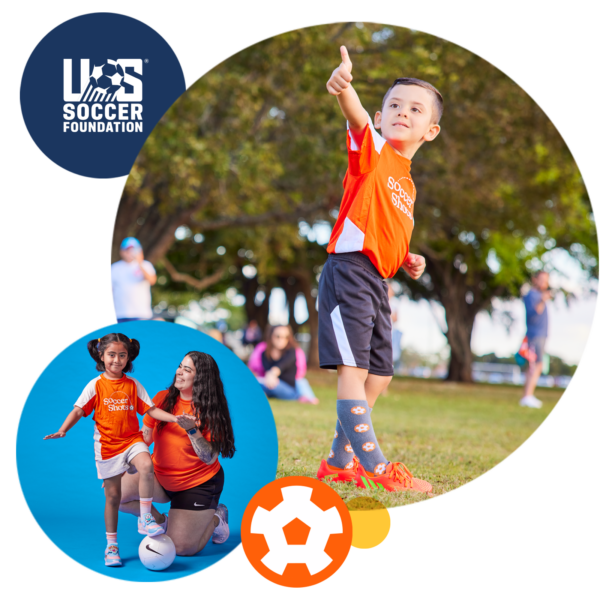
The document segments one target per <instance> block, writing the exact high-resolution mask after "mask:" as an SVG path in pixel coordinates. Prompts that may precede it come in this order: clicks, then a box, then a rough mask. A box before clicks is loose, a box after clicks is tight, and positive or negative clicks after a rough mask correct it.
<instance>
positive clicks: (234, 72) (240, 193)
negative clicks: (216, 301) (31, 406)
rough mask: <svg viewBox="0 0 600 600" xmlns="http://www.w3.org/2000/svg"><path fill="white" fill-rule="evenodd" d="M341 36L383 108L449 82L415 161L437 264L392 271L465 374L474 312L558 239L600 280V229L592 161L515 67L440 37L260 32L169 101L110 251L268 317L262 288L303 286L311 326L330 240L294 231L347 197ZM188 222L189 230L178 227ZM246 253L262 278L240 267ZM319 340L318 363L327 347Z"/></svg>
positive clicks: (517, 281)
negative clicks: (135, 245)
mask: <svg viewBox="0 0 600 600" xmlns="http://www.w3.org/2000/svg"><path fill="white" fill-rule="evenodd" d="M341 44H345V45H346V46H347V47H348V50H349V52H350V57H351V59H352V60H353V65H354V66H353V76H354V81H353V85H354V86H355V88H356V90H357V92H358V94H359V96H360V97H361V100H362V102H363V105H364V106H365V108H366V109H367V110H368V112H369V113H370V114H371V115H373V114H374V113H375V111H377V110H378V109H379V108H380V106H381V101H382V98H383V95H384V94H385V92H386V90H387V88H388V87H389V85H390V84H391V82H392V81H393V80H394V79H395V78H397V77H400V76H412V77H418V78H421V79H425V80H427V81H429V82H431V83H432V84H433V85H435V86H436V87H437V88H438V89H439V90H440V91H441V93H442V94H443V96H444V99H445V113H444V116H443V118H442V121H441V125H442V131H441V134H440V136H439V137H438V138H437V139H436V140H435V141H434V142H433V143H431V144H426V145H425V146H423V147H422V148H421V149H420V150H419V152H418V153H417V155H416V156H415V158H414V159H413V169H412V171H413V177H414V179H415V183H416V186H417V203H416V205H415V224H416V225H415V232H414V234H413V239H412V243H411V250H412V251H413V252H418V253H420V254H423V255H425V257H426V259H427V263H428V268H427V273H426V275H425V276H424V277H423V278H422V279H421V280H420V281H419V282H412V281H410V280H408V278H406V277H404V276H403V275H402V274H398V276H397V277H398V279H399V280H401V281H402V283H403V284H404V287H405V289H406V291H407V293H409V294H411V295H412V297H413V298H415V299H417V298H422V297H423V298H427V299H428V300H431V301H438V302H440V303H441V304H442V305H443V306H444V308H445V310H446V322H447V330H446V332H445V333H446V335H447V337H448V341H449V344H450V347H451V360H450V374H449V377H450V378H451V379H457V380H469V379H470V365H471V360H472V359H471V352H470V339H471V332H472V328H473V322H474V319H475V315H476V314H477V313H478V312H479V311H481V310H486V309H489V308H490V306H491V300H492V298H494V297H501V298H508V297H512V296H516V295H518V291H519V287H520V285H521V284H522V283H523V281H524V280H525V279H526V278H527V277H528V276H529V274H530V273H531V271H533V270H535V269H537V268H539V267H540V266H541V265H542V264H543V263H544V260H545V259H546V258H547V254H546V253H547V252H548V251H549V250H551V249H553V248H564V249H565V250H566V251H568V252H569V253H570V254H571V255H572V256H573V257H574V258H576V259H577V260H578V261H579V262H580V264H581V265H582V268H584V269H585V270H586V271H587V272H588V273H589V274H590V276H593V277H596V276H597V262H596V256H597V239H596V230H595V225H594V221H593V215H592V211H591V206H590V203H589V199H588V197H587V194H586V190H585V187H584V185H583V182H582V179H581V176H580V174H579V172H578V170H577V166H576V164H575V162H574V161H573V158H572V156H571V155H570V153H569V150H568V148H567V147H566V145H565V143H564V141H563V140H562V138H561V136H560V134H559V133H558V132H557V131H556V129H555V128H554V126H553V125H552V123H551V122H550V121H549V120H548V118H547V117H546V116H545V115H544V113H543V112H542V111H541V110H540V108H539V107H538V106H537V105H536V104H535V102H534V101H533V100H532V99H531V98H530V97H529V96H528V95H527V94H526V93H525V92H524V91H523V90H522V89H521V88H520V87H519V86H517V85H516V84H515V83H514V82H513V81H511V80H510V78H508V77H507V76H506V75H504V74H503V73H501V72H500V71H498V70H497V69H496V68H494V67H493V66H492V65H490V64H489V63H487V62H486V61H485V60H483V59H481V58H480V57H478V56H476V55H474V54H472V53H471V52H469V51H467V50H465V49H463V48H460V47H459V46H456V45H454V44H451V43H450V42H447V41H444V40H441V39H439V38H436V37H433V36H430V35H427V34H424V33H420V32H415V31H410V30H407V29H402V28H398V27H388V26H381V25H376V24H369V23H365V24H354V23H342V24H333V25H325V26H319V27H311V28H307V29H301V30H297V31H292V32H289V33H286V34H282V35H280V36H277V37H275V38H271V39H268V40H265V41H263V42H261V43H259V44H256V45H254V46H252V47H250V48H248V49H246V50H244V51H242V52H240V53H238V54H236V55H235V56H232V57H231V58H229V59H228V60H227V61H225V62H224V63H222V64H220V65H219V66H217V67H215V68H214V69H213V70H212V71H210V72H209V73H207V74H206V75H205V76H203V77H202V78H201V79H200V80H198V81H197V82H196V83H195V84H194V85H192V86H191V87H190V88H189V89H188V91H187V92H186V93H184V94H183V95H182V96H181V98H179V100H178V101H177V102H175V104H174V105H173V106H172V107H171V108H170V109H169V111H167V113H166V114H165V115H164V117H163V118H162V119H161V121H160V122H159V124H158V125H157V126H156V128H155V129H154V131H153V132H152V134H151V135H150V136H149V138H148V140H147V142H146V144H145V145H144V147H143V149H142V151H141V153H140V155H139V156H138V159H137V161H136V163H135V165H134V167H133V169H132V172H131V174H130V176H129V179H128V181H127V184H126V186H125V190H124V193H123V198H122V201H121V205H120V209H119V214H118V218H117V223H116V226H115V238H114V247H113V255H114V258H116V255H117V253H118V243H119V242H120V240H121V239H122V238H123V237H125V236H126V235H135V236H137V237H138V238H139V239H140V241H141V242H142V244H143V246H144V248H145V251H146V256H147V258H148V259H150V260H151V261H153V262H156V263H157V264H158V266H159V268H160V271H161V273H162V274H163V277H165V278H166V281H167V282H166V284H164V288H165V289H166V290H170V291H171V292H172V293H174V294H175V293H179V294H182V293H189V292H190V291H191V290H193V291H194V293H199V294H202V293H208V292H214V291H222V290H223V289H225V288H226V287H229V286H232V285H233V286H235V287H237V288H238V289H239V290H240V291H241V292H242V293H244V294H245V296H246V300H247V312H248V315H251V314H253V315H254V316H258V317H259V320H262V321H264V320H265V319H266V314H265V309H266V306H267V305H268V302H267V304H266V305H265V306H263V308H262V309H261V307H260V306H258V305H256V303H255V296H256V292H257V290H258V291H263V293H264V295H265V297H266V298H267V299H268V294H269V292H270V289H272V287H274V286H276V285H279V286H283V287H284V289H285V290H286V293H287V294H288V300H289V301H290V302H292V304H290V306H293V299H294V298H295V297H296V296H297V294H299V293H303V294H304V295H305V296H307V302H308V304H309V313H310V315H311V317H310V325H311V326H310V329H311V333H312V334H313V339H314V340H315V341H316V315H315V306H314V290H315V289H316V285H317V274H318V272H319V266H320V265H322V263H323V262H324V260H325V258H326V254H325V251H324V249H323V248H322V247H319V246H318V245H316V244H314V243H310V242H308V241H307V240H306V238H303V237H301V236H299V235H298V222H299V221H306V222H307V223H309V224H311V225H312V224H314V223H316V222H318V221H329V222H331V223H332V222H333V221H334V220H335V216H336V214H337V213H336V208H337V206H338V205H339V201H340V199H341V196H342V186H341V183H342V179H343V176H344V173H345V169H346V165H347V159H346V151H345V131H344V123H343V118H342V117H341V115H340V113H339V109H338V107H337V102H336V101H335V99H334V98H332V97H331V96H330V95H329V94H327V92H326V91H325V83H326V81H327V79H328V77H329V75H330V73H331V71H332V69H333V68H335V66H337V64H338V63H339V60H340V58H339V46H340V45H341ZM181 226H186V227H187V228H188V229H187V230H186V236H185V237H184V238H183V239H181V240H177V239H176V238H175V237H174V233H175V231H176V230H177V228H178V227H181ZM218 249H219V250H218ZM223 249H225V252H224V253H223ZM217 250H218V251H217ZM219 252H221V253H219ZM163 259H166V260H164V261H163ZM248 264H253V265H254V266H255V267H256V269H257V272H258V275H257V276H256V277H255V278H250V279H248V278H247V277H245V276H244V275H243V274H242V273H243V271H242V269H243V268H244V266H247V265H248ZM178 274H179V275H180V277H179V280H178ZM181 275H185V276H187V280H186V278H185V277H183V278H182V277H181ZM190 278H191V279H193V280H194V281H195V282H196V283H195V284H194V283H192V284H190V281H191V279H190ZM202 282H204V283H202ZM207 282H209V283H210V286H207V287H202V286H203V285H205V284H206V283H207ZM310 298H312V299H313V300H312V301H311V300H310ZM263 303H264V302H263ZM261 306H262V305H261ZM290 312H291V313H292V312H293V311H290ZM293 325H294V326H296V324H295V323H293ZM311 354H312V357H311V359H312V361H311V362H312V363H313V364H314V362H315V360H316V346H313V348H312V352H311Z"/></svg>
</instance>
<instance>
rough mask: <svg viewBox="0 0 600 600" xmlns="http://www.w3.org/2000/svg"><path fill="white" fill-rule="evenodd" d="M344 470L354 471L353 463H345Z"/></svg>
mask: <svg viewBox="0 0 600 600" xmlns="http://www.w3.org/2000/svg"><path fill="white" fill-rule="evenodd" d="M344 469H347V470H348V471H350V470H351V469H354V463H353V462H352V461H350V462H349V463H346V466H345V467H344Z"/></svg>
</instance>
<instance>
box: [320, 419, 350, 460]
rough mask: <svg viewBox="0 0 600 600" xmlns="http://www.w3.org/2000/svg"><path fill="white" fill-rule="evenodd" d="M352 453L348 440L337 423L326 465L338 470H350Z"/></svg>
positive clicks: (337, 422)
mask: <svg viewBox="0 0 600 600" xmlns="http://www.w3.org/2000/svg"><path fill="white" fill-rule="evenodd" d="M353 458H354V451H353V450H352V445H351V444H350V440H349V439H348V438H347V437H346V434H345V433H344V430H343V429H342V426H341V425H340V422H339V421H336V423H335V434H334V436H333V442H332V444H331V451H330V452H329V457H328V458H327V464H328V465H330V466H332V467H337V468H338V469H351V468H352V467H353V466H354V465H353V463H352V459H353Z"/></svg>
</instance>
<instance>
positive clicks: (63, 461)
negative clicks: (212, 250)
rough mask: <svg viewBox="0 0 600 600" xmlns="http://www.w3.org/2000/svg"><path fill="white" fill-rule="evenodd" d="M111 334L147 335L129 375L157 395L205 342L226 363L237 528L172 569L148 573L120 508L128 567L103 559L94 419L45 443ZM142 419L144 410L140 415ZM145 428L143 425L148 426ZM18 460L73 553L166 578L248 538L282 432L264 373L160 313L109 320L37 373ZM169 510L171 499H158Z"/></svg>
mask: <svg viewBox="0 0 600 600" xmlns="http://www.w3.org/2000/svg"><path fill="white" fill-rule="evenodd" d="M110 332H118V333H124V334H125V335H127V336H129V337H131V338H135V339H137V340H138V341H139V342H140V346H141V350H140V355H139V356H138V358H137V359H136V360H135V362H134V372H133V373H132V374H131V376H132V377H135V378H136V379H138V380H139V381H140V383H141V384H142V385H143V386H144V387H145V388H146V390H147V391H148V393H149V394H150V397H154V395H155V394H156V393H158V392H159V391H160V390H164V389H166V388H167V387H168V386H169V385H170V384H171V382H172V381H173V376H174V375H175V370H176V368H177V366H178V365H179V363H180V362H181V360H182V359H183V357H184V355H185V354H186V353H187V352H189V351H191V350H199V351H201V352H207V353H208V354H210V355H212V356H213V357H214V359H215V360H216V362H217V364H218V365H219V369H220V371H221V379H222V380H223V384H224V387H225V394H226V396H227V401H228V403H229V408H230V411H231V418H232V422H233V430H234V435H235V446H236V449H237V452H236V454H235V456H234V457H233V458H232V459H223V458H220V459H219V460H220V461H221V464H222V465H223V470H224V471H225V487H224V490H223V494H222V495H221V502H223V503H224V504H226V505H227V507H228V508H229V527H230V531H231V535H230V537H229V540H228V541H227V542H226V543H225V544H223V545H217V544H213V543H212V542H209V543H208V544H207V546H206V548H205V549H204V550H202V552H201V553H199V554H197V555H195V556H193V557H180V556H178V557H177V558H176V559H175V562H174V563H173V565H171V567H169V568H168V569H167V570H166V571H148V570H147V569H146V568H145V567H144V566H143V565H142V563H141V562H140V560H139V557H138V546H139V544H140V542H141V541H142V539H143V536H142V535H140V534H139V533H138V532H137V519H136V517H135V516H133V515H127V514H124V513H119V526H118V540H119V548H120V552H121V558H122V559H123V562H124V565H123V567H117V568H110V567H105V566H104V548H105V546H106V536H105V531H106V529H105V526H104V493H103V490H102V488H101V485H102V481H101V480H100V479H98V477H97V472H96V465H95V462H94V447H93V445H94V442H93V439H92V435H93V425H94V423H93V421H92V418H91V417H88V418H83V419H81V420H80V421H79V422H78V423H77V424H76V425H75V427H73V429H71V430H70V431H69V432H68V433H67V435H66V437H64V438H60V439H56V440H46V441H43V439H42V438H43V437H44V436H45V435H47V434H50V433H54V432H56V431H58V429H59V427H60V426H61V425H62V423H63V421H64V419H65V417H66V416H67V414H68V413H69V412H70V411H71V410H72V408H73V404H74V403H75V401H76V400H77V398H78V397H79V395H80V394H81V392H82V390H83V388H84V387H85V385H86V384H87V383H88V382H89V381H90V380H91V379H93V378H94V377H97V376H98V375H99V373H98V372H97V371H96V370H95V363H94V361H93V360H92V358H91V357H90V355H89V354H88V351H87V347H86V346H87V342H88V341H89V340H90V339H95V338H98V337H101V336H103V335H106V334H107V333H110ZM140 422H141V418H140ZM140 426H141V425H140ZM17 466H18V471H19V478H20V481H21V486H22V488H23V493H24V495H25V499H26V500H27V503H28V505H29V508H30V510H31V512H32V513H33V516H34V517H35V519H36V520H37V522H38V523H39V525H40V527H41V528H42V529H43V530H44V532H45V533H46V535H48V537H49V538H50V539H51V540H52V541H53V542H54V543H55V544H56V545H57V546H58V547H59V548H60V549H61V550H63V551H64V552H65V553H66V554H68V555H69V556H70V557H71V558H73V559H75V560H76V561H77V562H79V563H81V564H82V565H85V566H86V567H89V568H90V569H92V570H94V571H97V572H98V573H102V574H104V575H109V576H111V577H116V578H118V579H125V580H129V581H165V580H168V579H175V578H178V577H184V576H186V575H190V574H191V573H194V572H196V571H200V570H202V569H205V568H206V567H208V566H209V565H211V564H213V563H215V562H217V561H218V560H219V559H221V558H223V556H225V555H226V554H228V553H229V552H231V550H233V549H234V548H235V547H236V546H237V545H238V544H239V543H240V526H241V521H242V515H243V513H244V510H245V508H246V506H247V504H248V502H249V501H250V499H251V498H252V496H254V494H255V493H256V492H257V491H258V490H259V489H260V488H262V487H263V486H264V485H266V484H267V483H269V482H270V481H273V480H274V479H275V473H276V469H277V432H276V429H275V422H274V420H273V414H272V413H271V408H270V407H269V403H268V402H267V399H266V398H265V395H264V394H263V393H262V391H261V389H260V387H259V385H258V383H257V382H256V379H255V378H254V376H253V375H252V373H251V372H250V371H249V370H248V369H247V368H246V366H245V365H244V364H243V363H242V361H240V360H239V359H238V358H237V356H235V354H233V352H231V351H230V350H228V349H227V348H226V347H225V346H223V345H222V344H220V343H219V342H217V341H215V340H213V339H212V338H211V337H209V336H207V335H205V334H202V333H199V332H198V331H195V330H193V329H190V328H188V327H183V326H181V325H173V324H170V323H162V322H156V321H134V322H129V323H122V324H119V325H111V326H110V327H105V328H103V329H99V330H98V331H95V332H93V333H90V334H89V335H87V336H85V337H83V338H81V339H80V340H79V341H77V342H75V343H74V344H72V345H71V346H69V347H68V348H67V349H66V350H65V351H64V352H62V353H61V354H60V355H59V356H58V357H57V358H55V359H54V360H53V361H52V363H50V365H49V366H48V368H47V369H46V370H45V371H44V372H43V373H42V375H41V376H40V378H39V379H38V380H37V382H36V384H35V386H34V387H33V390H32V391H31V394H30V395H29V398H28V399H27V403H26V404H25V408H24V409H23V414H22V416H21V421H20V423H19V431H18V437H17ZM156 507H157V508H158V509H159V511H161V512H166V511H167V510H168V508H169V505H168V504H157V505H156Z"/></svg>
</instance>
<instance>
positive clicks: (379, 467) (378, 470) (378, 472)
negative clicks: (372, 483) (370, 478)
mask: <svg viewBox="0 0 600 600" xmlns="http://www.w3.org/2000/svg"><path fill="white" fill-rule="evenodd" d="M385 467H386V465H385V463H379V464H378V465H377V466H376V467H375V469H374V473H375V475H383V474H384V473H385Z"/></svg>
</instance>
